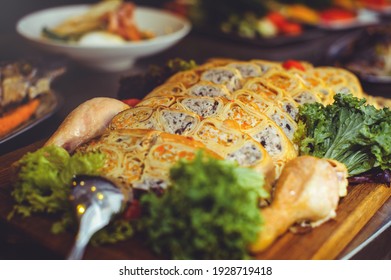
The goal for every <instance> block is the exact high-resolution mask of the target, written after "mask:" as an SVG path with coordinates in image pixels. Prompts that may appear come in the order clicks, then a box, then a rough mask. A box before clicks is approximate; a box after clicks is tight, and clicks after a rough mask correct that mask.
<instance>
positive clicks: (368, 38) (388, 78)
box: [327, 25, 391, 83]
mask: <svg viewBox="0 0 391 280" xmlns="http://www.w3.org/2000/svg"><path fill="white" fill-rule="evenodd" d="M327 56H328V59H329V60H330V63H333V64H336V65H338V66H341V67H344V68H347V69H348V70H350V71H352V72H354V73H356V74H357V75H358V76H359V77H360V78H361V79H362V80H365V81H368V82H375V83H389V82H391V31H390V26H389V25H385V26H376V27H371V28H367V29H364V30H360V31H358V32H356V33H353V34H350V35H347V36H345V37H342V38H341V39H339V40H338V41H336V42H335V43H334V44H333V45H332V46H331V47H330V49H329V50H328V53H327Z"/></svg>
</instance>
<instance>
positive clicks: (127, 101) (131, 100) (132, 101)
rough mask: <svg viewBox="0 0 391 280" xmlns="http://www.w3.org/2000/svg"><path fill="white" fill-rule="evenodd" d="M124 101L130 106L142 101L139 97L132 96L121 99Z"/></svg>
mask: <svg viewBox="0 0 391 280" xmlns="http://www.w3.org/2000/svg"><path fill="white" fill-rule="evenodd" d="M121 101H122V102H123V103H125V104H127V105H129V106H130V107H134V106H136V105H137V104H139V103H140V101H141V100H140V99H137V98H130V99H124V100H121Z"/></svg>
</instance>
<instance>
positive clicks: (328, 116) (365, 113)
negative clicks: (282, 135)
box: [295, 94, 391, 176]
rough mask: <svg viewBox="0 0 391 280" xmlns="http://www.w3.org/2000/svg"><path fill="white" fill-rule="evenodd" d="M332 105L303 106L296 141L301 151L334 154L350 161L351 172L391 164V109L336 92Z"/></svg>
mask: <svg viewBox="0 0 391 280" xmlns="http://www.w3.org/2000/svg"><path fill="white" fill-rule="evenodd" d="M334 99H335V102H334V103H333V104H331V105H328V106H323V105H322V104H319V103H313V104H305V105H303V106H302V107H301V108H300V113H299V115H300V117H299V119H300V121H299V129H298V130H297V132H296V135H295V136H296V141H297V142H298V144H299V147H300V152H301V154H309V155H313V156H316V157H320V158H331V159H335V160H337V161H339V162H342V163H344V164H345V165H346V167H347V168H348V171H349V175H350V176H354V175H357V174H361V173H364V172H366V171H369V170H371V169H374V168H381V169H382V170H385V169H390V168H391V111H390V110H389V109H388V108H385V109H381V110H378V109H376V108H375V107H373V106H370V105H365V102H366V100H365V99H358V98H356V97H354V96H352V95H351V94H336V95H335V97H334Z"/></svg>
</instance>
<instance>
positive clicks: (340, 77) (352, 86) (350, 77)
mask: <svg viewBox="0 0 391 280" xmlns="http://www.w3.org/2000/svg"><path fill="white" fill-rule="evenodd" d="M312 73H313V75H314V76H315V77H319V78H321V79H322V80H323V81H324V82H325V83H326V85H327V86H328V87H331V88H332V89H333V90H334V92H335V93H340V92H345V93H347V92H350V93H351V94H353V95H354V96H356V97H358V98H362V97H363V90H362V87H361V83H360V81H359V80H358V78H357V76H356V75H354V74H353V73H351V72H349V71H348V70H345V69H342V68H337V67H330V66H324V67H316V68H314V69H313V70H312Z"/></svg>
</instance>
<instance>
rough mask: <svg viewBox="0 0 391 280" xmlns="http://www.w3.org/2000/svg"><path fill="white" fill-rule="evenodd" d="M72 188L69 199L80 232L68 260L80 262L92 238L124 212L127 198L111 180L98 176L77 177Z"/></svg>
mask: <svg viewBox="0 0 391 280" xmlns="http://www.w3.org/2000/svg"><path fill="white" fill-rule="evenodd" d="M72 186H73V189H72V193H71V196H70V200H71V202H72V204H73V206H74V207H75V211H76V215H77V218H78V220H79V232H78V234H77V236H76V241H75V244H74V246H73V248H72V250H71V252H70V254H69V256H68V259H69V260H80V259H82V257H83V254H84V251H85V248H86V246H87V244H88V242H89V241H90V239H91V237H92V235H94V233H96V232H97V231H99V230H100V229H102V228H104V227H105V226H106V225H108V224H109V222H110V220H111V218H112V217H113V215H115V214H117V213H119V212H120V211H121V208H122V205H123V202H124V195H123V194H122V192H121V191H120V190H119V189H118V188H117V187H116V186H115V185H114V184H113V183H112V182H111V181H109V180H107V179H105V178H102V177H97V176H86V175H82V176H76V177H75V178H74V179H73V180H72Z"/></svg>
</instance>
